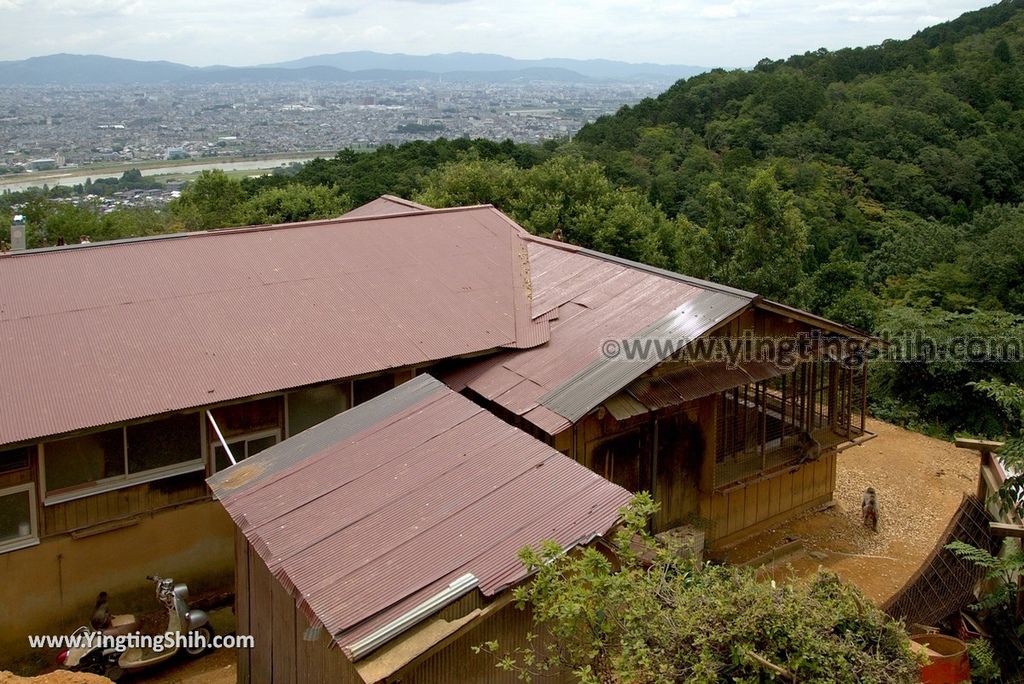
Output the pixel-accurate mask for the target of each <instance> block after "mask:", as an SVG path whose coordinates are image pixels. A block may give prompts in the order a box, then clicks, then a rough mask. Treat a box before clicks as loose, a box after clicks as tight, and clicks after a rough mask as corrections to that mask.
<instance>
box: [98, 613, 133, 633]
mask: <svg viewBox="0 0 1024 684" xmlns="http://www.w3.org/2000/svg"><path fill="white" fill-rule="evenodd" d="M138 629H139V623H138V622H137V621H136V620H135V616H134V615H111V616H110V626H109V627H107V628H105V629H104V630H103V633H104V634H108V635H110V636H118V635H121V634H131V633H132V632H134V631H136V630H138Z"/></svg>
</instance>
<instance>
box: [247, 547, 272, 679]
mask: <svg viewBox="0 0 1024 684" xmlns="http://www.w3.org/2000/svg"><path fill="white" fill-rule="evenodd" d="M249 568H250V570H251V573H250V582H249V624H250V627H251V628H252V635H253V637H254V638H255V639H256V647H255V648H253V649H252V657H251V658H250V681H252V682H253V683H254V684H264V683H266V684H270V683H271V682H273V681H274V609H273V602H272V600H271V597H272V592H273V585H272V583H276V582H277V580H276V579H274V578H273V576H271V574H270V571H269V570H267V566H266V565H265V564H264V563H263V560H262V559H261V558H260V557H259V556H258V555H256V553H255V552H253V551H252V550H251V549H250V550H249Z"/></svg>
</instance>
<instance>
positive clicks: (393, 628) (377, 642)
mask: <svg viewBox="0 0 1024 684" xmlns="http://www.w3.org/2000/svg"><path fill="white" fill-rule="evenodd" d="M478 584H479V582H478V581H477V578H476V576H475V575H472V574H470V573H467V574H465V575H463V576H462V577H459V578H458V579H456V580H454V581H453V582H452V583H451V584H449V585H448V587H447V588H446V589H443V590H442V591H441V592H439V593H437V594H435V595H434V596H432V597H430V598H429V599H427V600H426V601H424V602H423V603H421V604H419V605H418V606H416V607H415V608H413V609H412V610H410V611H409V612H408V613H406V614H405V615H402V616H401V617H399V618H397V619H395V620H394V621H392V622H390V623H388V624H386V625H384V626H383V627H381V628H380V629H378V630H376V631H375V632H372V633H370V634H368V635H366V636H365V637H363V638H362V639H360V640H359V641H357V642H355V643H354V644H352V645H351V646H349V647H348V649H346V650H348V652H349V654H350V656H351V659H352V660H353V661H355V660H359V659H360V658H362V657H363V656H365V655H367V654H368V653H370V652H372V651H373V650H374V649H376V648H378V647H380V646H382V645H383V644H386V643H387V642H388V641H390V640H391V639H394V638H395V637H396V636H398V635H399V634H401V633H402V632H404V631H406V630H407V629H409V628H411V627H414V626H415V625H416V624H418V623H419V622H422V621H423V620H425V619H426V618H427V617H429V616H430V615H431V614H432V613H434V612H435V611H437V610H439V609H440V608H443V607H444V606H446V605H448V604H449V603H451V602H452V601H454V600H455V599H457V598H459V597H460V596H462V595H463V594H465V593H467V592H469V591H471V590H472V589H475V588H476V587H477V585H478Z"/></svg>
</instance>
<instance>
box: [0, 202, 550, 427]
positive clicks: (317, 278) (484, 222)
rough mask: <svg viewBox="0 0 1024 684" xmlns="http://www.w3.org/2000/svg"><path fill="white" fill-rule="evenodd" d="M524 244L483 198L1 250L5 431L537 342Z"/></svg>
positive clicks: (156, 410)
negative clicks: (469, 203)
mask: <svg viewBox="0 0 1024 684" xmlns="http://www.w3.org/2000/svg"><path fill="white" fill-rule="evenodd" d="M521 242H522V239H521V237H520V235H519V233H518V230H517V228H516V227H515V226H514V225H512V224H510V223H509V221H508V220H507V219H506V218H505V217H504V216H502V215H501V214H500V213H499V212H498V211H496V210H495V209H493V208H492V207H473V208H468V209H462V210H432V211H428V210H422V211H410V212H407V213H404V214H400V215H388V216H376V217H365V218H358V217H357V218H345V219H336V220H329V221H314V222H308V223H303V224H291V225H286V226H279V227H257V228H249V229H233V230H223V231H213V232H209V233H192V234H185V235H173V236H161V237H159V238H153V239H145V240H132V241H120V242H113V243H95V244H92V245H82V246H72V247H67V248H59V249H49V250H40V251H28V252H21V253H16V254H8V255H4V256H0V292H3V293H4V297H3V301H2V302H0V387H3V388H4V390H5V391H6V392H7V394H6V395H4V397H3V398H4V399H5V402H4V405H5V410H4V411H2V412H0V444H8V443H14V442H19V441H24V440H30V439H38V438H41V437H46V436H51V435H58V434H61V433H65V432H70V431H74V430H79V429H85V428H90V427H96V426H101V425H105V424H109V423H116V422H121V421H125V420H131V419H136V418H142V417H146V416H151V415H157V414H160V413H165V412H169V411H179V410H183V409H188V408H193V407H198V406H203V405H207V404H211V403H216V402H221V401H229V400H233V399H238V398H243V397H247V396H252V395H256V394H261V393H266V392H272V391H279V390H283V389H290V388H293V387H301V386H303V385H308V384H313V383H317V382H324V381H329V380H335V379H340V378H345V377H350V376H354V375H360V374H365V373H372V372H379V371H383V370H387V369H390V368H397V367H402V366H406V365H412V364H418V363H425V362H430V361H437V360H440V359H444V358H450V357H455V356H459V355H463V354H478V353H480V352H483V351H488V350H495V349H500V348H501V347H504V346H518V347H528V346H530V345H535V344H541V343H543V341H544V340H546V339H547V335H548V329H549V328H548V326H549V324H548V322H547V321H537V322H534V321H532V320H530V317H529V313H528V311H527V312H526V313H525V315H524V313H523V311H524V306H528V302H529V291H528V288H529V280H528V273H527V272H525V271H524V269H523V268H522V265H521V259H522V256H521V250H522V245H521ZM478 264H484V265H485V266H484V267H479V266H478ZM456 274H457V275H456Z"/></svg>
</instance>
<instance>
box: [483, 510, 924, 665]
mask: <svg viewBox="0 0 1024 684" xmlns="http://www.w3.org/2000/svg"><path fill="white" fill-rule="evenodd" d="M653 510H654V506H653V504H652V503H651V499H650V497H649V496H647V495H645V494H642V495H639V496H638V497H637V498H636V499H635V500H634V502H633V504H632V505H631V506H630V507H629V508H627V509H625V510H624V512H623V514H624V517H625V523H624V525H623V526H622V528H621V529H620V530H619V531H618V532H617V534H616V535H615V540H614V543H615V548H616V552H617V557H616V558H617V560H613V559H612V557H610V556H608V555H606V554H604V553H602V552H600V551H598V550H597V549H595V548H592V547H590V548H584V549H581V550H575V551H570V552H568V553H567V552H566V551H565V550H563V549H561V548H559V547H558V545H557V544H553V543H545V544H542V545H541V546H540V548H539V549H529V548H527V549H524V550H523V551H522V552H521V554H520V557H521V559H522V561H523V563H524V564H525V565H526V566H527V567H529V568H530V569H531V570H533V571H534V576H533V579H532V581H530V582H528V583H526V584H523V585H520V586H519V587H517V588H516V589H515V599H516V602H517V605H519V606H520V607H523V608H525V607H529V608H530V609H531V610H532V614H533V619H534V621H535V623H536V624H537V626H538V629H539V634H542V635H543V636H533V635H531V639H530V643H529V646H527V647H526V648H520V649H517V650H515V651H513V652H510V653H506V652H503V651H502V649H501V644H499V643H497V642H490V643H486V644H482V645H481V646H479V647H478V650H479V651H480V652H485V653H489V654H491V655H492V656H494V657H495V658H496V661H497V662H496V664H497V666H498V667H499V668H501V669H504V670H508V671H513V672H517V673H519V674H520V676H521V677H523V678H524V679H527V680H530V679H532V678H533V677H535V676H543V675H546V674H550V673H551V672H553V671H562V672H565V671H569V672H572V673H573V674H574V675H575V676H576V678H577V679H578V680H579V681H580V682H583V683H586V684H598V683H603V682H636V683H645V682H651V683H654V682H658V683H661V682H666V683H667V682H678V681H693V682H717V681H738V682H760V681H771V680H776V679H778V671H779V669H782V670H785V671H786V672H788V673H789V674H790V676H791V677H792V678H793V679H794V680H795V681H832V682H861V681H873V682H912V681H916V680H917V671H918V665H917V662H916V661H915V659H914V657H913V656H912V655H911V653H910V650H909V641H908V639H907V636H906V634H905V633H904V632H903V630H902V628H901V626H900V625H899V624H897V623H894V622H892V621H891V620H890V619H889V618H888V617H887V616H885V615H884V614H883V613H882V612H881V611H879V610H878V609H877V608H875V607H874V606H873V605H872V604H871V602H870V601H868V600H867V599H866V598H864V597H863V596H862V595H861V594H860V593H859V592H858V591H857V590H856V589H854V588H853V587H850V586H848V585H845V584H843V583H842V582H841V581H840V580H839V579H838V578H837V577H836V576H835V575H833V574H830V573H819V574H818V575H817V576H815V577H814V578H812V579H811V580H810V581H808V582H806V583H802V584H787V585H785V586H775V584H774V583H768V582H763V581H759V580H758V579H757V578H756V577H755V575H754V573H753V572H752V571H750V570H745V569H741V568H732V567H724V566H720V567H712V566H706V567H694V566H693V565H692V564H690V563H689V562H687V561H685V560H683V559H682V558H681V557H679V556H678V555H676V554H675V553H673V552H672V551H671V550H668V549H665V548H662V547H658V546H656V545H655V544H654V542H653V540H652V539H651V538H650V537H649V536H648V535H647V533H646V531H645V530H646V522H647V518H648V516H649V515H650V514H651V512H653ZM637 540H639V546H641V547H644V548H646V551H647V553H649V554H650V555H652V556H653V557H654V559H655V560H654V562H653V564H651V565H647V564H645V563H644V562H642V561H641V559H640V557H639V556H638V554H637V546H638V544H637ZM631 542H633V543H632V544H631Z"/></svg>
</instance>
